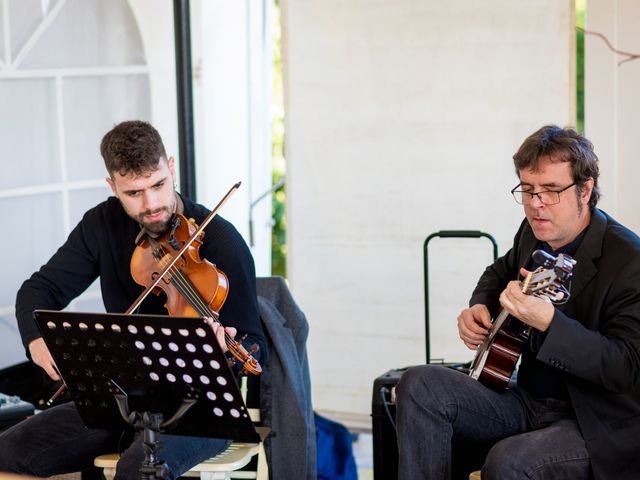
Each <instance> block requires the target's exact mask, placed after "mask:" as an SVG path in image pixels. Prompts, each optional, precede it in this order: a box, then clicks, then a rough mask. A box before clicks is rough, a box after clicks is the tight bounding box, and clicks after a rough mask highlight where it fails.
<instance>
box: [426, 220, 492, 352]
mask: <svg viewBox="0 0 640 480" xmlns="http://www.w3.org/2000/svg"><path fill="white" fill-rule="evenodd" d="M435 237H440V238H480V237H485V238H488V239H489V240H490V241H491V243H492V244H493V260H494V261H495V260H497V258H498V243H497V242H496V239H495V238H493V236H492V235H490V234H488V233H485V232H481V231H480V230H440V231H438V232H434V233H432V234H431V235H429V236H428V237H427V239H426V240H425V241H424V246H423V247H422V250H423V257H424V330H425V337H424V339H425V351H426V353H427V363H431V348H430V346H429V344H430V340H429V255H428V244H429V242H430V241H431V239H432V238H435Z"/></svg>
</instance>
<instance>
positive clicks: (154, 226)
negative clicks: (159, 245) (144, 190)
mask: <svg viewBox="0 0 640 480" xmlns="http://www.w3.org/2000/svg"><path fill="white" fill-rule="evenodd" d="M160 212H166V213H167V219H166V220H157V221H155V222H145V220H144V217H145V216H147V215H155V214H156V213H160ZM172 213H173V209H171V210H170V209H169V207H162V208H159V209H157V210H153V211H151V210H148V211H146V212H142V213H141V214H140V215H139V216H138V218H137V219H136V221H137V222H138V223H139V224H140V225H142V226H143V227H144V228H145V230H147V232H149V233H151V234H152V235H160V234H162V233H164V232H165V231H166V230H167V228H169V222H170V221H171V217H172Z"/></svg>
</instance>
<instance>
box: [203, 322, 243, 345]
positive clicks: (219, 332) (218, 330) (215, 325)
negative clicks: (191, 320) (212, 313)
mask: <svg viewBox="0 0 640 480" xmlns="http://www.w3.org/2000/svg"><path fill="white" fill-rule="evenodd" d="M207 323H208V324H209V326H210V327H211V330H213V333H214V334H215V336H216V339H217V340H218V344H219V345H220V348H221V349H222V351H223V352H227V351H228V350H229V349H228V348H227V342H226V340H225V338H224V334H225V332H226V334H227V335H229V336H230V337H231V338H235V336H236V333H238V331H237V330H236V329H235V328H233V327H223V326H222V325H221V324H220V323H219V322H216V321H214V320H213V319H212V318H207Z"/></svg>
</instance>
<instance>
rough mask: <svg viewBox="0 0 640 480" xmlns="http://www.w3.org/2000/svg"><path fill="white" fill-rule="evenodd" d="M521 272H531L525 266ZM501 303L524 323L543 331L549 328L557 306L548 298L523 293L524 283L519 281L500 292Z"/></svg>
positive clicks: (526, 273)
mask: <svg viewBox="0 0 640 480" xmlns="http://www.w3.org/2000/svg"><path fill="white" fill-rule="evenodd" d="M520 273H521V274H522V275H523V276H524V277H526V276H527V275H528V274H529V272H528V271H527V270H525V269H524V268H521V269H520ZM500 305H502V308H504V309H505V310H506V311H507V312H509V314H510V315H512V316H514V317H516V318H517V319H518V320H520V321H521V322H522V323H526V324H527V325H529V326H531V327H533V328H535V329H537V330H540V331H541V332H544V331H546V330H547V329H548V328H549V325H551V320H553V314H554V312H555V307H554V306H553V304H552V303H551V302H549V301H548V300H545V299H542V298H538V297H536V296H534V295H525V294H524V293H522V283H521V282H519V281H513V282H509V284H508V285H507V288H505V289H504V291H503V292H502V293H501V294H500Z"/></svg>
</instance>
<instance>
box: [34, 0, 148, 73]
mask: <svg viewBox="0 0 640 480" xmlns="http://www.w3.org/2000/svg"><path fill="white" fill-rule="evenodd" d="M144 63H145V58H144V50H143V48H142V41H141V39H140V34H139V32H138V27H137V25H136V23H135V19H134V17H133V15H132V14H131V10H130V9H129V6H128V4H127V1H126V0H109V1H108V2H105V1H103V0H68V1H67V2H66V3H65V5H64V7H63V8H61V9H60V11H59V12H58V13H57V15H55V18H53V19H52V20H51V24H50V25H48V26H47V28H46V29H45V30H44V31H43V32H42V34H41V37H40V38H39V40H38V41H37V42H36V43H35V44H34V45H33V47H32V48H31V49H30V50H29V51H28V53H26V55H25V57H24V60H23V63H22V67H23V68H64V67H73V68H78V67H98V66H114V65H143V64H144Z"/></svg>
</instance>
